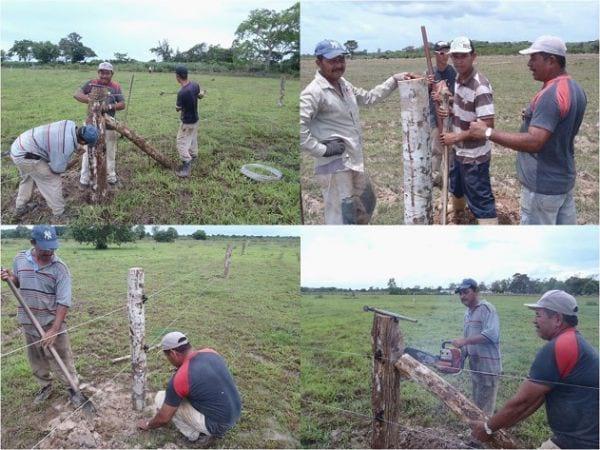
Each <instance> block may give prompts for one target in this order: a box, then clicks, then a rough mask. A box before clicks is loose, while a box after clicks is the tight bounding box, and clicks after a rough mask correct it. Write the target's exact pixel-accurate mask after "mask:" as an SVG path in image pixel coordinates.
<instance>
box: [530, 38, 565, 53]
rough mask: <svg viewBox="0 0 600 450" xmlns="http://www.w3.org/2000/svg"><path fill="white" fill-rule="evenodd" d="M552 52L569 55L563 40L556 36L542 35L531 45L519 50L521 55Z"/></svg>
mask: <svg viewBox="0 0 600 450" xmlns="http://www.w3.org/2000/svg"><path fill="white" fill-rule="evenodd" d="M539 52H544V53H550V54H551V55H558V56H567V46H566V45H565V43H564V42H563V40H562V39H561V38H559V37H556V36H540V37H539V38H537V39H536V40H535V42H534V43H533V44H531V47H528V48H526V49H523V50H519V53H520V54H521V55H530V54H531V53H539Z"/></svg>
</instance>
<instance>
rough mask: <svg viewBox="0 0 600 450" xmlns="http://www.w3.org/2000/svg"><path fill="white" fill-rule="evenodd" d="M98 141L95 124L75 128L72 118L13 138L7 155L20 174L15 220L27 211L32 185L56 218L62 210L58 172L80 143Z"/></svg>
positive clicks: (64, 168)
mask: <svg viewBox="0 0 600 450" xmlns="http://www.w3.org/2000/svg"><path fill="white" fill-rule="evenodd" d="M97 140H98V129H97V128H96V127H94V126H92V125H84V126H83V127H77V126H76V125H75V122H73V121H71V120H61V121H59V122H53V123H50V124H48V125H42V126H39V127H35V128H32V129H31V130H27V131H25V132H24V133H22V134H21V135H20V136H19V137H18V138H17V139H15V141H14V142H13V144H12V146H11V147H10V157H11V159H12V160H13V162H14V163H15V165H16V166H17V168H18V169H19V173H20V174H21V182H20V184H19V193H18V194H17V202H16V211H15V213H16V216H17V219H18V218H20V217H21V216H22V215H23V214H25V213H26V212H27V209H28V208H27V202H29V200H30V199H31V196H32V194H33V186H34V184H35V185H36V186H37V188H38V189H39V191H40V194H42V197H44V199H45V200H46V203H48V206H49V207H50V209H51V210H52V214H53V215H54V217H55V218H56V219H59V218H60V216H61V215H62V214H63V212H64V210H65V200H64V198H63V195H62V181H61V178H60V174H61V173H63V172H64V171H65V170H66V169H67V165H68V163H69V160H70V159H71V156H72V155H73V153H74V152H75V150H76V149H77V148H78V147H79V146H83V145H86V144H90V145H93V144H95V143H96V141H97Z"/></svg>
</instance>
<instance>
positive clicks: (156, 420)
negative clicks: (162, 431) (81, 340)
mask: <svg viewBox="0 0 600 450" xmlns="http://www.w3.org/2000/svg"><path fill="white" fill-rule="evenodd" d="M161 347H162V349H163V352H164V354H165V356H166V358H167V359H168V360H169V362H170V363H171V364H172V365H173V366H175V367H177V372H176V373H175V375H173V377H172V378H171V379H170V380H169V384H168V385H167V390H166V392H165V391H159V392H158V393H157V394H156V397H155V399H154V406H155V409H156V410H157V413H156V415H155V416H154V417H153V418H152V419H151V420H140V421H138V423H137V425H138V427H139V428H141V429H142V430H150V429H153V428H158V427H162V426H163V425H166V424H168V423H169V422H170V421H171V420H173V423H174V424H175V426H176V427H177V428H178V429H179V431H181V433H183V435H184V436H185V437H187V438H188V439H189V440H190V441H197V440H198V439H199V438H200V436H202V435H203V436H204V437H203V440H204V441H206V442H200V443H202V444H204V443H208V442H209V441H210V440H211V439H212V438H215V437H223V435H224V434H225V433H226V432H227V430H229V429H231V428H232V427H233V426H234V425H235V424H236V422H237V421H238V420H239V418H240V414H241V410H242V401H241V399H240V395H239V393H238V390H237V388H236V385H235V381H234V380H233V377H232V376H231V373H230V372H229V369H228V368H227V364H226V363H225V360H224V359H223V357H222V356H221V355H219V354H218V353H217V352H216V351H214V350H213V349H211V348H203V349H202V350H198V351H194V350H193V349H192V347H191V345H190V343H189V341H188V339H187V337H186V336H185V335H184V334H183V333H181V332H179V331H173V332H171V333H167V334H166V335H165V336H164V337H163V339H162V342H161Z"/></svg>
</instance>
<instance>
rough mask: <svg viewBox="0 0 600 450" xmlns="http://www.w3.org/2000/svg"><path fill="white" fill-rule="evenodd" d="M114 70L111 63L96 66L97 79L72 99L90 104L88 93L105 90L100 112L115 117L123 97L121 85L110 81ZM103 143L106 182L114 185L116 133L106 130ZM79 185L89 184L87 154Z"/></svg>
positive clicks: (123, 100)
mask: <svg viewBox="0 0 600 450" xmlns="http://www.w3.org/2000/svg"><path fill="white" fill-rule="evenodd" d="M113 74H114V69H113V66H112V64H111V63H109V62H102V63H100V64H99V65H98V78H96V79H94V80H90V81H88V82H86V83H85V84H84V85H83V86H81V87H80V88H79V89H78V90H77V91H76V92H75V95H73V97H74V98H75V100H77V101H78V102H81V103H89V102H90V95H89V94H90V92H92V88H93V87H94V86H101V87H103V88H106V90H107V92H108V96H107V97H106V99H104V100H103V101H102V112H104V113H106V114H109V115H110V116H112V117H115V112H116V111H121V110H123V109H125V97H124V96H123V93H122V92H121V85H120V84H119V83H117V82H116V81H112V77H113ZM104 143H105V145H106V181H107V182H108V183H109V184H111V185H114V184H116V183H117V173H116V161H115V160H116V155H117V132H116V131H115V130H108V129H107V130H106V131H105V132H104ZM79 183H81V185H82V186H88V185H89V184H90V165H89V159H88V155H87V152H86V153H84V154H83V158H82V160H81V175H80V177H79Z"/></svg>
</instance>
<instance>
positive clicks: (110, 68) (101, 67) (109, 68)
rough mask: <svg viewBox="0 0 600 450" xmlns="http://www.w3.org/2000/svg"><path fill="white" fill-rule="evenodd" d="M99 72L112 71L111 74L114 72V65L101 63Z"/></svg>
mask: <svg viewBox="0 0 600 450" xmlns="http://www.w3.org/2000/svg"><path fill="white" fill-rule="evenodd" d="M98 70H110V71H111V72H114V70H113V66H112V64H111V63H109V62H106V61H104V62H101V63H100V65H99V66H98Z"/></svg>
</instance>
